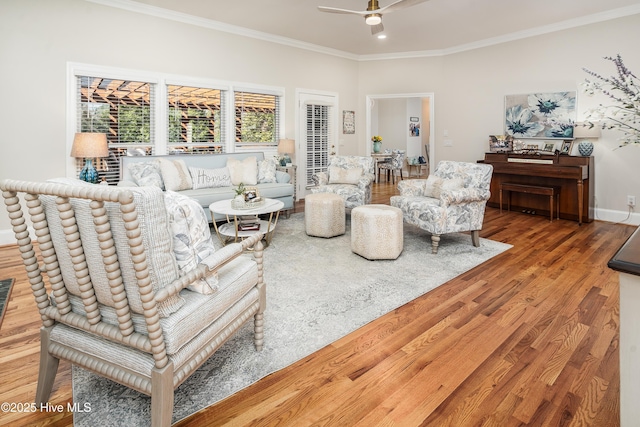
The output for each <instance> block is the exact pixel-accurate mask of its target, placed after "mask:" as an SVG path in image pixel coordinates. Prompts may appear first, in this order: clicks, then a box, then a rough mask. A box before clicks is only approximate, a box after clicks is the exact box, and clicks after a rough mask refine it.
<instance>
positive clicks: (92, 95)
mask: <svg viewBox="0 0 640 427" xmlns="http://www.w3.org/2000/svg"><path fill="white" fill-rule="evenodd" d="M76 81H77V98H76V99H77V101H78V105H77V109H76V111H77V115H78V132H99V133H106V134H107V141H108V143H109V157H107V158H103V159H96V169H98V172H99V174H100V176H101V177H103V178H104V179H106V181H107V182H108V183H110V184H115V183H117V182H118V177H119V167H120V160H119V159H120V157H121V156H125V155H150V154H153V152H154V126H153V118H154V111H153V93H154V85H152V84H150V83H146V82H139V81H131V80H122V79H107V78H102V77H91V76H78V77H77V78H76ZM83 164H84V159H76V171H77V172H79V171H80V169H82V166H83Z"/></svg>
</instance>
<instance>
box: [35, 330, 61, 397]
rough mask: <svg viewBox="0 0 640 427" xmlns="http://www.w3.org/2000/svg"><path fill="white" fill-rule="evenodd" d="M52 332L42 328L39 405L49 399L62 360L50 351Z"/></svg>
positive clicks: (37, 390)
mask: <svg viewBox="0 0 640 427" xmlns="http://www.w3.org/2000/svg"><path fill="white" fill-rule="evenodd" d="M50 333H51V329H50V328H42V329H40V370H39V372H38V385H37V387H36V403H37V404H38V405H40V404H43V403H46V402H48V401H49V397H50V396H51V390H52V388H53V382H54V380H55V379H56V373H57V372H58V364H59V362H60V359H58V358H57V357H54V356H52V355H51V354H50V353H49V335H50Z"/></svg>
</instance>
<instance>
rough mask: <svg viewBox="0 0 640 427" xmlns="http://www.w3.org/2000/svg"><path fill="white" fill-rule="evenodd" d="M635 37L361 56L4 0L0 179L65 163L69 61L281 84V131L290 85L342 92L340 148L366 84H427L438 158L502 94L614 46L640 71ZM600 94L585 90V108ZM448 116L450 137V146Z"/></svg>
mask: <svg viewBox="0 0 640 427" xmlns="http://www.w3.org/2000/svg"><path fill="white" fill-rule="evenodd" d="M114 29H118V30H119V31H114ZM638 39H640V15H635V16H632V17H627V18H622V19H617V20H615V21H609V22H604V23H598V24H593V25H589V26H584V27H580V28H576V29H572V30H565V31H562V32H557V33H553V34H548V35H543V36H538V37H533V38H529V39H524V40H520V41H515V42H510V43H504V44H501V45H496V46H492V47H487V48H482V49H477V50H473V51H468V52H463V53H458V54H452V55H447V56H440V57H427V58H415V59H396V60H383V61H361V62H357V61H354V60H350V59H345V58H340V57H335V56H331V55H326V54H321V53H316V52H311V51H306V50H303V49H298V48H293V47H288V46H283V45H279V44H274V43H270V42H265V41H260V40H256V39H253V38H247V37H242V36H238V35H232V34H227V33H223V32H218V31H214V30H211V29H207V28H202V27H197V26H192V25H188V24H184V23H179V22H174V21H169V20H165V19H162V18H156V17H152V16H147V15H143V14H138V13H134V12H128V11H124V10H121V9H117V8H111V7H106V6H101V5H98V4H94V3H89V2H86V1H83V0H56V1H55V2H53V1H47V0H29V1H21V0H9V1H6V0H5V1H1V2H0V57H1V58H2V67H1V68H0V77H1V78H0V90H1V92H0V93H2V94H3V102H0V120H1V122H0V125H2V129H3V139H2V140H0V144H1V148H2V156H0V179H2V178H14V179H28V180H36V181H41V180H45V179H48V178H51V177H55V176H63V175H64V174H65V165H66V162H67V159H68V155H69V153H67V152H66V151H67V150H66V147H67V141H65V137H66V135H67V133H66V123H67V118H66V116H65V113H66V93H67V91H66V87H65V85H66V77H67V76H66V65H67V62H77V63H86V64H94V65H104V66H111V67H121V68H128V69H136V70H149V71H153V72H162V73H170V74H177V75H183V76H192V77H198V78H211V79H218V80H228V81H233V82H247V83H254V84H263V85H270V86H280V87H284V88H285V92H286V95H285V133H286V135H294V134H295V103H294V96H295V90H296V89H298V88H302V89H311V90H320V91H328V92H335V93H337V94H338V95H339V100H340V106H339V110H340V114H339V116H340V117H341V111H342V110H354V111H355V112H356V133H355V134H353V135H344V134H342V133H340V136H339V138H340V143H341V145H340V153H341V154H361V155H364V154H365V153H368V150H369V146H370V144H369V142H368V141H367V140H366V129H365V126H366V118H365V116H366V114H365V111H366V109H365V105H364V103H365V97H366V95H375V94H402V93H431V92H433V93H434V94H435V97H434V105H433V112H434V116H435V123H434V127H435V134H434V135H433V138H432V141H431V143H432V144H435V145H434V148H435V160H436V161H438V160H442V159H452V160H465V161H476V160H478V159H481V158H482V157H483V154H484V151H485V150H486V148H487V138H488V135H490V134H495V133H498V132H501V130H502V129H503V125H502V120H503V114H504V113H503V103H504V96H505V95H507V94H517V93H530V92H538V91H545V92H547V91H562V90H572V89H576V90H577V89H578V85H579V83H580V82H582V81H583V80H584V78H585V76H586V75H585V73H584V72H583V71H582V69H581V68H582V67H587V68H590V69H594V70H596V71H600V72H602V73H605V74H611V73H612V72H613V71H614V70H613V69H612V67H610V66H609V63H608V62H606V61H604V60H603V59H601V58H602V57H603V56H608V55H615V54H617V53H620V54H622V56H623V58H624V59H625V61H626V63H627V65H628V66H629V68H630V69H631V70H633V71H635V73H636V74H638V73H640V55H638V48H637V40H638ZM371 67H375V73H371V72H370V70H371ZM597 102H598V100H596V99H589V98H585V97H583V96H579V100H578V116H579V117H578V118H579V119H580V118H582V117H583V116H584V113H585V111H586V109H587V108H589V107H590V106H593V105H595V104H596V103H597ZM424 125H425V124H424V123H423V132H424ZM405 127H406V126H405ZM444 130H448V131H449V137H448V139H451V140H453V147H443V139H444V137H443V131H444ZM616 146H617V143H616V141H615V137H614V136H612V135H610V134H607V133H605V134H604V135H603V137H602V138H601V140H600V141H598V143H597V144H596V149H595V156H596V177H597V178H596V196H597V202H598V208H599V211H598V212H599V214H600V217H603V216H604V217H605V219H608V220H614V221H616V220H622V219H623V218H624V216H625V215H623V214H624V213H625V212H626V203H625V201H626V195H627V194H629V195H635V196H636V198H637V199H638V200H640V186H639V185H638V183H639V182H640V168H638V167H637V165H638V164H640V147H625V148H621V149H618V150H615V149H614V148H615V147H616ZM9 227H10V223H9V220H8V217H7V215H5V214H0V244H2V243H10V242H12V241H13V237H12V236H11V234H10V233H9V231H8V229H9Z"/></svg>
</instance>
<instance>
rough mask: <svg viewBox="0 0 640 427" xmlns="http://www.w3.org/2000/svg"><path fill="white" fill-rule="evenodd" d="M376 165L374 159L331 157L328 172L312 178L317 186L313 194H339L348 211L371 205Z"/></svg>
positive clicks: (319, 173)
mask: <svg viewBox="0 0 640 427" xmlns="http://www.w3.org/2000/svg"><path fill="white" fill-rule="evenodd" d="M374 163H375V162H374V160H373V158H372V157H361V156H331V157H330V158H329V165H328V166H327V171H326V172H318V173H316V174H314V175H313V176H312V177H311V179H312V180H313V182H314V183H315V184H316V185H315V187H311V192H312V193H334V194H338V195H339V196H341V197H342V198H343V199H344V206H345V208H347V209H353V208H355V207H356V206H362V205H366V204H369V203H371V186H372V185H373V182H374V181H375V175H374V171H375V169H374Z"/></svg>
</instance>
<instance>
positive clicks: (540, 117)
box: [505, 91, 576, 139]
mask: <svg viewBox="0 0 640 427" xmlns="http://www.w3.org/2000/svg"><path fill="white" fill-rule="evenodd" d="M575 121H576V92H575V91H573V92H555V93H532V94H528V95H507V96H506V97H505V132H506V133H507V134H508V135H513V136H514V137H516V138H545V139H549V138H559V139H568V138H573V126H574V124H575Z"/></svg>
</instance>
